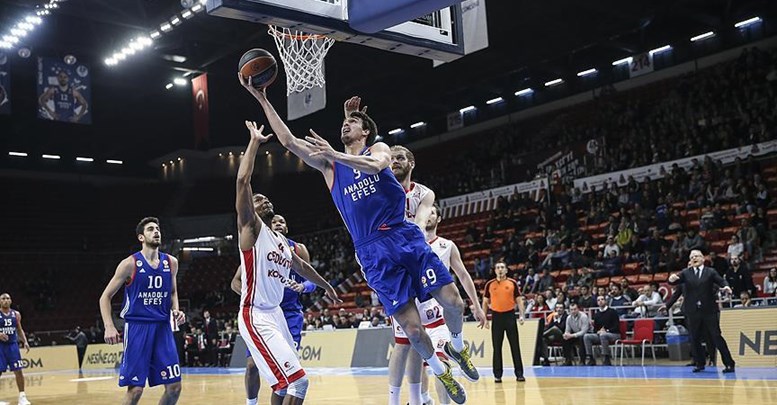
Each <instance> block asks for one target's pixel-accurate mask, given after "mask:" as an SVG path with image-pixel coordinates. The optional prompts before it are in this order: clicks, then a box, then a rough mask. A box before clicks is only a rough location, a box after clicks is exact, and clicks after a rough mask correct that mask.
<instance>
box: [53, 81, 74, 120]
mask: <svg viewBox="0 0 777 405" xmlns="http://www.w3.org/2000/svg"><path fill="white" fill-rule="evenodd" d="M51 100H52V101H54V112H56V113H57V115H58V116H59V119H60V120H68V119H70V117H72V116H73V115H74V114H75V111H74V110H75V108H76V98H75V96H74V95H73V88H72V87H71V86H67V88H66V89H65V90H62V88H60V87H55V88H54V95H53V96H52V98H51Z"/></svg>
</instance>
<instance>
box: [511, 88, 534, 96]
mask: <svg viewBox="0 0 777 405" xmlns="http://www.w3.org/2000/svg"><path fill="white" fill-rule="evenodd" d="M532 93H534V89H532V88H526V89H523V90H518V91H516V92H515V95H516V96H518V97H520V96H527V95H529V94H532Z"/></svg>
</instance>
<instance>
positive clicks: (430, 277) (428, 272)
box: [426, 269, 437, 284]
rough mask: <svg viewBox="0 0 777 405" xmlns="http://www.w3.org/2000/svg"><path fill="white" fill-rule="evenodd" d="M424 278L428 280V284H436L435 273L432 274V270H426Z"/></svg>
mask: <svg viewBox="0 0 777 405" xmlns="http://www.w3.org/2000/svg"><path fill="white" fill-rule="evenodd" d="M426 278H427V280H429V284H434V283H436V282H437V273H435V272H434V269H427V270H426Z"/></svg>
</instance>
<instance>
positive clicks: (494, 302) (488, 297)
mask: <svg viewBox="0 0 777 405" xmlns="http://www.w3.org/2000/svg"><path fill="white" fill-rule="evenodd" d="M494 272H496V278H493V279H491V280H488V282H487V283H486V287H485V288H484V291H483V312H485V313H488V308H489V307H490V308H491V314H492V315H491V319H492V321H493V323H494V325H493V327H492V328H491V342H492V343H493V346H494V358H493V366H494V382H497V383H501V382H502V372H503V371H504V370H503V369H502V341H503V339H504V335H505V333H506V334H507V341H509V342H510V352H511V353H512V355H513V365H514V366H515V377H516V379H517V380H518V381H526V379H525V378H524V377H523V361H522V360H521V347H520V346H519V344H518V325H516V323H515V321H516V319H515V310H516V308H517V309H518V312H519V313H520V315H521V317H520V318H518V322H519V323H520V324H521V325H523V318H524V315H525V314H524V307H523V300H521V299H516V298H518V292H519V287H518V283H517V282H516V281H515V280H513V279H511V278H508V277H507V264H506V263H505V262H503V261H498V262H496V265H495V266H494ZM486 327H488V324H486Z"/></svg>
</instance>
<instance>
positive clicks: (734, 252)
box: [726, 234, 745, 257]
mask: <svg viewBox="0 0 777 405" xmlns="http://www.w3.org/2000/svg"><path fill="white" fill-rule="evenodd" d="M744 252H745V245H744V244H743V243H742V242H740V240H739V236H737V235H736V234H735V235H731V241H729V243H728V249H727V250H726V253H727V254H728V257H733V256H741V255H742V254H743V253H744Z"/></svg>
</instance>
